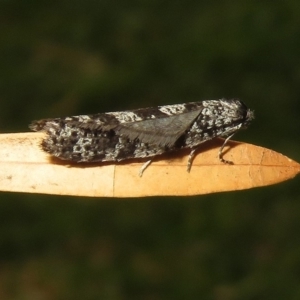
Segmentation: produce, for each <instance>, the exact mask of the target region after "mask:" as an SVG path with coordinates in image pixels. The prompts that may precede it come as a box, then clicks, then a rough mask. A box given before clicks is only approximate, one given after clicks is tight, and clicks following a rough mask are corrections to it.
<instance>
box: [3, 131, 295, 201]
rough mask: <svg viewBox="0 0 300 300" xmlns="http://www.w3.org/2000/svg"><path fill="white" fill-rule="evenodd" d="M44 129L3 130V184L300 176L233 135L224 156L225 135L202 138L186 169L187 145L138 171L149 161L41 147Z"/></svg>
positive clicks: (90, 186)
mask: <svg viewBox="0 0 300 300" xmlns="http://www.w3.org/2000/svg"><path fill="white" fill-rule="evenodd" d="M43 137H44V133H40V132H39V133H31V132H30V133H14V134H1V135H0V143H1V147H0V190H1V191H10V192H27V193H44V194H57V195H74V196H91V197H142V196H158V195H160V196H161V195H174V196H179V195H180V196H186V195H200V194H208V193H215V192H222V191H233V190H242V189H249V188H253V187H259V186H266V185H270V184H275V183H279V182H281V181H285V180H288V179H290V178H293V177H294V176H296V175H297V174H298V173H299V171H300V165H299V164H298V163H297V162H295V161H293V160H291V159H289V158H288V157H286V156H284V155H282V154H280V153H277V152H275V151H272V150H269V149H266V148H262V147H259V146H255V145H251V144H245V143H239V142H235V141H231V142H229V143H228V146H227V147H226V151H225V153H224V158H225V159H227V160H231V161H233V162H234V165H226V164H223V163H221V162H219V159H218V151H219V148H220V145H222V142H223V140H221V139H216V140H213V141H210V142H207V143H205V144H203V147H202V148H201V151H199V153H198V154H197V156H196V157H195V159H194V161H193V165H192V169H191V172H190V173H188V172H187V171H186V164H187V159H188V154H189V152H188V151H183V152H177V153H173V154H171V155H168V156H162V157H159V158H156V159H155V161H154V162H152V164H151V165H150V166H149V167H148V168H147V169H146V170H145V172H144V174H143V176H142V177H139V170H140V168H141V166H142V165H143V163H144V162H142V161H130V162H123V163H117V164H103V163H98V164H72V165H69V164H68V163H67V162H64V161H60V160H58V159H53V158H51V157H50V156H49V155H48V154H47V153H45V152H44V151H42V150H41V148H40V143H41V140H42V138H43Z"/></svg>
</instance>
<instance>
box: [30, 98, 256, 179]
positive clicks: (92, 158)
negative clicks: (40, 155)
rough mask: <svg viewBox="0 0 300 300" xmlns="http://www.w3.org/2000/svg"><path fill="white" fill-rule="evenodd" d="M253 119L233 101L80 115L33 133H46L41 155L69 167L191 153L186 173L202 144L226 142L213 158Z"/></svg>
mask: <svg viewBox="0 0 300 300" xmlns="http://www.w3.org/2000/svg"><path fill="white" fill-rule="evenodd" d="M253 118H254V113H253V111H252V110H250V109H248V108H247V106H246V105H245V104H244V103H243V102H242V101H240V100H238V99H231V100H226V99H219V100H204V101H200V102H190V103H184V104H174V105H163V106H158V107H150V108H140V109H136V110H127V111H119V112H108V113H99V114H94V115H79V116H72V117H65V118H54V119H43V120H39V121H34V122H32V124H31V125H30V126H29V127H30V128H31V129H32V130H34V131H45V132H46V133H47V136H46V138H45V139H44V140H43V141H42V144H41V147H42V149H43V150H44V151H46V152H47V153H49V154H51V155H52V156H55V157H57V158H59V159H62V160H66V161H69V162H78V163H80V162H118V161H122V160H126V159H135V158H150V160H148V161H147V162H146V163H145V164H144V165H143V166H142V168H141V170H140V173H139V174H140V176H142V174H143V171H144V170H145V169H146V168H147V166H148V165H149V164H150V163H151V158H153V157H156V156H158V155H161V154H165V153H168V152H171V151H178V150H181V149H186V148H188V149H190V155H189V159H188V163H187V171H188V172H189V171H190V169H191V166H192V160H193V157H194V156H195V152H196V151H197V149H198V148H199V146H200V145H201V144H202V143H205V142H206V141H209V140H211V139H213V138H216V137H225V138H226V139H225V140H224V143H223V145H222V146H221V148H220V149H219V153H218V157H219V160H220V161H222V162H223V163H231V162H229V161H227V160H225V159H223V157H222V150H223V148H224V146H225V145H226V143H227V142H228V141H229V139H230V138H232V136H233V135H234V134H235V133H236V132H237V131H239V130H240V129H241V128H246V127H247V126H248V125H249V123H250V122H251V120H253Z"/></svg>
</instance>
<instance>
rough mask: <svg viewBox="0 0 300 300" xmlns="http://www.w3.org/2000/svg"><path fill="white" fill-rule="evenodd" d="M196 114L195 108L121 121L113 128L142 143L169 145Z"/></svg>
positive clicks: (192, 120)
mask: <svg viewBox="0 0 300 300" xmlns="http://www.w3.org/2000/svg"><path fill="white" fill-rule="evenodd" d="M198 115H199V110H195V111H192V112H186V113H182V114H178V115H173V116H166V117H161V118H155V119H148V120H143V121H138V122H132V123H122V124H120V125H118V126H117V127H116V128H115V129H114V130H115V131H116V132H117V133H118V134H123V135H125V136H127V137H128V138H129V139H131V140H134V139H137V138H138V139H139V140H140V141H142V142H144V143H149V144H155V145H161V146H171V145H174V144H175V142H176V141H177V140H178V138H179V137H180V136H181V135H182V134H183V133H184V132H185V131H186V130H187V129H188V128H189V126H190V125H191V123H192V122H194V120H195V119H196V118H197V116H198Z"/></svg>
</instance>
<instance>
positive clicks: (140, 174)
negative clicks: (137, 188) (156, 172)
mask: <svg viewBox="0 0 300 300" xmlns="http://www.w3.org/2000/svg"><path fill="white" fill-rule="evenodd" d="M151 162H152V159H150V160H148V161H146V162H145V163H144V164H143V165H142V167H141V168H140V171H139V176H140V177H142V176H143V173H144V171H145V170H146V169H147V168H148V166H149V165H150V164H151Z"/></svg>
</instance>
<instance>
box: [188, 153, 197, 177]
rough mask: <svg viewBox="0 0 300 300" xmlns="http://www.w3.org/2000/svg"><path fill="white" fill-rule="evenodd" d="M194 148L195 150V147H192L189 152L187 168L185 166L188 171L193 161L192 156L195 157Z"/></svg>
mask: <svg viewBox="0 0 300 300" xmlns="http://www.w3.org/2000/svg"><path fill="white" fill-rule="evenodd" d="M196 150H197V148H194V149H192V150H191V152H190V155H189V159H188V163H187V168H186V170H187V171H188V173H190V171H191V167H192V163H193V160H194V157H195V153H196Z"/></svg>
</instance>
